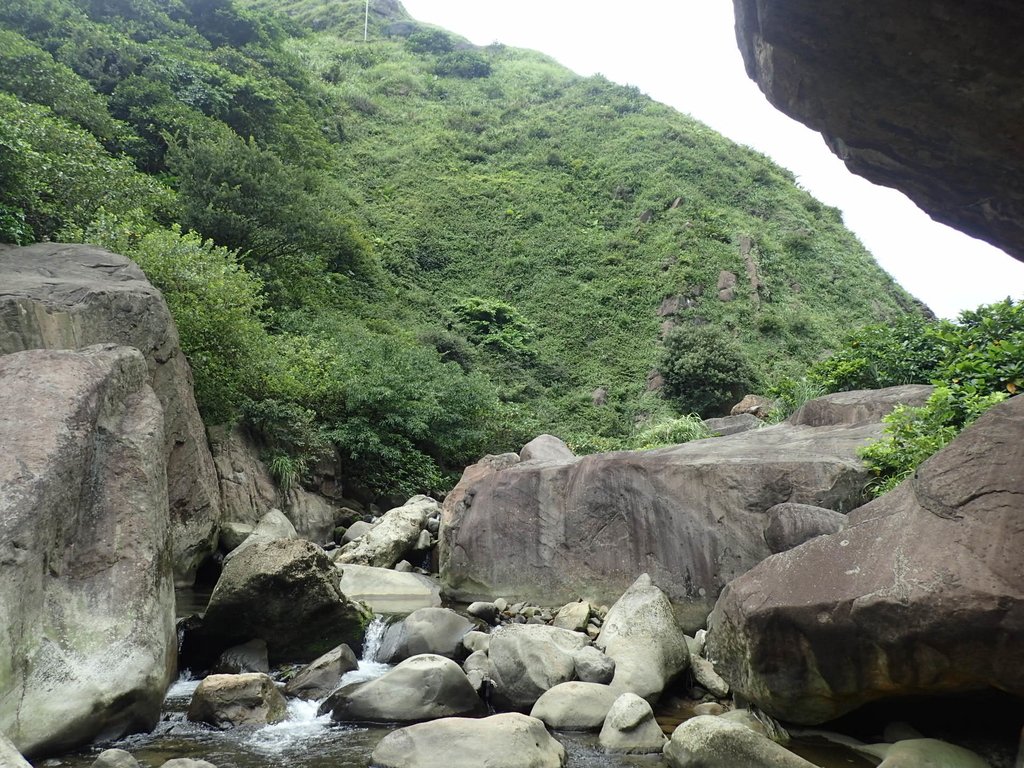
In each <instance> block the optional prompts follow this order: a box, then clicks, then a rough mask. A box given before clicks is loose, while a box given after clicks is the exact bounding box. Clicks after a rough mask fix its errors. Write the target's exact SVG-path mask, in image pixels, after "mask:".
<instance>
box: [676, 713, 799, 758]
mask: <svg viewBox="0 0 1024 768" xmlns="http://www.w3.org/2000/svg"><path fill="white" fill-rule="evenodd" d="M664 755H665V760H666V761H667V762H668V764H669V765H670V766H671V767H672V768H697V766H700V768H737V767H738V766H757V768H815V766H814V764H813V763H809V762H808V761H806V760H804V759H803V758H802V757H797V756H796V755H794V754H793V753H792V752H789V751H788V750H787V749H786V748H785V747H781V746H779V745H778V744H776V743H775V742H774V741H772V740H770V739H768V738H765V737H764V736H761V735H759V734H757V733H755V732H754V731H752V730H750V729H749V728H746V727H744V726H742V725H740V724H739V723H733V722H729V721H728V720H725V719H723V718H721V717H712V716H710V715H700V716H698V717H694V718H691V719H689V720H687V721H686V722H684V723H682V724H681V725H680V726H679V727H678V728H676V729H675V731H673V733H672V738H671V739H670V740H669V742H668V744H666V745H665V750H664Z"/></svg>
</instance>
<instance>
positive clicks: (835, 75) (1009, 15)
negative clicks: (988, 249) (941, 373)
mask: <svg viewBox="0 0 1024 768" xmlns="http://www.w3.org/2000/svg"><path fill="white" fill-rule="evenodd" d="M734 6H735V10H736V37H737V42H738V43H739V47H740V51H741V53H742V55H743V60H744V64H745V66H746V69H747V73H748V74H749V75H750V77H751V78H752V79H753V80H755V81H756V82H757V84H758V86H759V87H760V88H761V90H762V91H763V92H764V93H765V95H766V96H767V97H768V100H769V101H770V102H771V103H772V104H773V105H774V106H775V107H777V108H778V109H780V110H781V111H783V112H785V113H786V114H787V115H789V116H790V117H793V118H795V119H797V120H800V121H801V122H803V123H805V124H806V125H808V126H809V127H811V128H813V129H814V130H816V131H819V132H821V133H822V134H823V136H824V137H825V140H826V142H827V143H828V145H829V147H830V148H831V149H832V151H833V152H835V153H836V154H837V155H838V156H839V157H840V158H842V159H843V160H844V162H845V163H846V165H847V167H848V168H849V169H850V170H851V171H853V172H854V173H857V174H859V175H861V176H864V177H866V178H867V179H869V180H871V181H873V182H875V183H878V184H883V185H885V186H889V187H894V188H896V189H899V190H900V191H902V192H904V193H905V194H906V195H907V196H908V197H910V198H911V200H913V201H914V202H915V203H916V204H917V205H918V206H920V207H921V208H922V209H924V210H925V211H926V212H927V213H928V214H929V215H930V216H931V217H932V218H934V219H935V220H937V221H940V222H942V223H944V224H948V225H950V226H952V227H955V228H957V229H959V230H961V231H963V232H966V233H967V234H969V235H972V236H975V237H979V238H981V239H983V240H986V241H988V242H990V243H992V244H993V245H996V246H998V247H1000V248H1002V249H1004V250H1005V251H1006V252H1007V253H1009V254H1010V255H1011V256H1013V257H1014V258H1016V259H1019V260H1024V153H1022V152H1021V147H1022V146H1024V48H1022V47H1021V45H1020V41H1021V39H1024V7H1022V6H1021V5H1020V4H1018V3H1013V2H1009V0H985V1H984V2H979V3H960V2H954V0H929V2H927V3H923V2H915V3H891V2H883V1H882V0H870V1H869V2H863V1H862V0H858V1H857V2H854V0H837V1H836V2H829V3H819V2H813V0H734Z"/></svg>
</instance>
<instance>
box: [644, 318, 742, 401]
mask: <svg viewBox="0 0 1024 768" xmlns="http://www.w3.org/2000/svg"><path fill="white" fill-rule="evenodd" d="M658 369H659V370H660V371H661V375H662V376H663V377H664V379H665V395H666V396H667V397H669V398H671V399H672V400H674V401H675V402H676V403H678V404H679V406H680V408H681V410H684V411H686V410H691V411H693V412H695V413H699V414H701V415H702V416H707V415H718V413H719V412H720V411H721V410H722V409H723V408H724V407H725V406H727V405H729V404H730V403H732V402H735V401H736V400H738V399H739V397H741V396H742V395H743V393H744V392H745V391H746V390H748V389H750V388H751V387H752V386H753V382H754V373H753V370H752V368H751V366H750V363H749V362H748V361H747V359H746V358H745V357H744V355H743V353H742V351H741V350H740V348H739V346H737V345H736V343H735V342H733V341H732V339H730V338H729V337H728V336H726V335H725V334H724V333H722V332H721V331H720V330H719V329H717V328H715V327H713V326H706V325H704V326H689V325H683V326H679V327H677V328H674V329H673V330H672V331H670V332H669V334H668V336H666V337H665V349H664V352H663V353H662V357H661V361H660V364H659V366H658Z"/></svg>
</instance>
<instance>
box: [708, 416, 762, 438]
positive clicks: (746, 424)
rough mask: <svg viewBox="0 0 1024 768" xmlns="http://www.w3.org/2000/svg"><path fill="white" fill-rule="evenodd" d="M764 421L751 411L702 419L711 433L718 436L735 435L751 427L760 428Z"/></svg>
mask: <svg viewBox="0 0 1024 768" xmlns="http://www.w3.org/2000/svg"><path fill="white" fill-rule="evenodd" d="M763 424H764V422H763V421H761V420H760V419H759V418H757V416H755V415H754V414H752V413H740V414H737V415H736V416H720V417H719V418H716V419H704V426H705V427H707V428H708V429H709V430H710V431H711V434H713V435H717V436H718V437H725V436H726V435H737V434H739V433H740V432H749V431H750V430H752V429H760V428H761V427H762V426H763Z"/></svg>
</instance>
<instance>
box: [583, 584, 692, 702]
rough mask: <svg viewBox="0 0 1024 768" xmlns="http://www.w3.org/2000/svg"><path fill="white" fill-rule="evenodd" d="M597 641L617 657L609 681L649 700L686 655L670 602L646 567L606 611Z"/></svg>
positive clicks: (685, 662)
mask: <svg viewBox="0 0 1024 768" xmlns="http://www.w3.org/2000/svg"><path fill="white" fill-rule="evenodd" d="M596 645H597V647H598V648H600V649H601V650H602V651H604V652H605V653H606V654H607V655H608V656H610V657H611V658H612V659H614V660H615V676H614V677H613V678H612V682H611V687H612V688H613V689H615V691H616V692H618V693H625V692H627V691H628V692H630V693H635V694H637V695H638V696H640V697H642V698H644V699H647V700H648V701H650V702H654V701H657V700H658V697H659V696H660V695H661V692H662V691H663V690H664V689H665V686H666V685H668V684H669V683H670V682H671V681H672V680H674V679H675V678H676V677H677V676H678V675H679V674H681V673H682V672H683V671H684V670H685V669H686V667H687V665H688V664H689V661H690V654H689V651H688V650H687V648H686V638H685V636H684V635H683V630H682V629H681V628H680V626H679V623H678V622H677V621H676V617H675V614H674V613H673V611H672V605H671V603H669V601H668V597H667V595H665V593H664V592H662V591H661V590H660V589H659V588H658V587H657V586H655V585H654V583H653V582H652V581H651V577H650V576H648V575H647V574H646V573H645V574H643V575H641V576H640V577H638V578H637V580H636V581H635V582H634V583H633V585H632V586H631V587H630V588H629V589H628V590H626V592H625V593H624V594H623V595H622V597H620V598H619V599H618V601H616V603H615V605H613V606H612V607H611V610H610V611H608V616H607V617H606V618H605V621H604V626H603V627H602V628H601V634H600V635H599V636H598V638H597V643H596Z"/></svg>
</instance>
